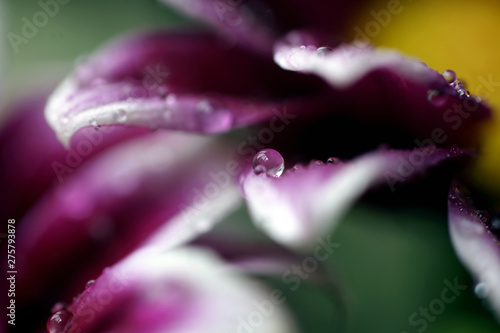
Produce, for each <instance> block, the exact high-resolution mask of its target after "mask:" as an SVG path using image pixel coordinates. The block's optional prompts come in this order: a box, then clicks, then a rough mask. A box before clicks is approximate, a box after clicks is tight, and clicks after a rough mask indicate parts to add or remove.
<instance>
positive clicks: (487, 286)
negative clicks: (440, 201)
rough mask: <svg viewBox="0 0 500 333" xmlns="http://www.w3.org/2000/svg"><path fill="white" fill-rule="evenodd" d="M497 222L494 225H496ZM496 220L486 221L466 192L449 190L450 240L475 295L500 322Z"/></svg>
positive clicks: (486, 216) (457, 184)
mask: <svg viewBox="0 0 500 333" xmlns="http://www.w3.org/2000/svg"><path fill="white" fill-rule="evenodd" d="M495 221H496V222H495ZM492 223H497V224H498V219H491V220H490V219H489V214H488V213H487V212H485V211H480V210H477V209H476V208H475V207H474V205H473V202H472V199H471V197H470V194H469V193H468V191H467V189H466V188H465V187H464V186H462V184H461V183H460V182H458V181H455V182H454V183H453V184H452V186H451V188H450V195H449V198H448V227H449V230H450V237H451V241H452V244H453V247H454V249H455V252H456V253H457V255H458V257H459V258H460V260H461V261H462V263H463V264H464V265H465V266H466V267H467V268H468V269H469V270H470V272H471V273H472V275H473V276H474V277H475V279H476V281H477V283H478V284H477V286H476V293H477V294H478V296H479V297H486V298H487V299H488V301H489V303H490V304H491V309H492V310H493V312H494V313H495V315H496V316H497V318H500V245H499V244H500V243H499V239H498V234H495V233H494V232H493V230H494V229H495V228H496V229H498V225H497V226H495V225H493V224H492Z"/></svg>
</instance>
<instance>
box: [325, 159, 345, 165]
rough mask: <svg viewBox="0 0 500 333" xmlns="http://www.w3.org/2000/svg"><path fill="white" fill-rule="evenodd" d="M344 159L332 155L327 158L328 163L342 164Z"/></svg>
mask: <svg viewBox="0 0 500 333" xmlns="http://www.w3.org/2000/svg"><path fill="white" fill-rule="evenodd" d="M342 163H344V162H342V160H341V159H340V158H338V157H330V158H328V159H327V160H326V164H342Z"/></svg>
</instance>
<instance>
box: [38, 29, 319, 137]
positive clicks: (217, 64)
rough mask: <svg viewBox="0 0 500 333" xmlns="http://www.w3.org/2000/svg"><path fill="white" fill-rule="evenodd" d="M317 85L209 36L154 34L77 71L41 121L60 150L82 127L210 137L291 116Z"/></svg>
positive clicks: (120, 45)
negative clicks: (279, 113) (277, 114)
mask: <svg viewBox="0 0 500 333" xmlns="http://www.w3.org/2000/svg"><path fill="white" fill-rule="evenodd" d="M321 85H322V84H321V82H320V81H319V80H317V79H316V78H312V77H309V78H306V77H305V76H304V75H297V74H296V73H290V72H286V71H282V70H280V69H279V68H278V67H277V66H276V65H275V64H273V63H272V61H270V60H266V59H264V58H260V57H258V56H255V55H252V54H249V53H247V52H244V51H242V50H241V49H238V48H235V47H230V46H228V45H224V44H222V43H221V41H220V40H218V39H216V38H214V37H213V36H210V35H201V34H187V33H184V34H181V33H173V32H170V33H167V32H157V33H149V34H142V35H136V36H129V37H126V38H123V39H122V40H119V41H116V42H114V43H112V44H110V45H108V46H107V47H105V48H104V49H102V50H101V51H99V52H98V53H96V54H95V55H94V56H92V57H91V58H90V59H89V60H88V61H85V62H84V63H82V64H81V65H79V66H78V67H77V68H76V70H75V71H74V73H73V74H71V75H70V76H69V77H68V78H66V80H65V81H64V82H63V83H62V84H61V85H60V86H59V87H58V89H57V90H56V91H55V92H54V93H53V95H52V96H51V97H50V99H49V101H48V104H47V107H46V118H47V120H48V122H49V124H50V125H51V127H52V128H53V129H54V130H55V131H56V134H57V136H58V138H59V139H60V140H61V141H62V142H64V143H68V142H69V140H70V138H71V136H72V135H73V134H74V133H75V132H76V131H78V130H79V129H81V128H83V127H88V126H93V127H99V126H102V125H112V124H118V125H133V126H141V127H146V128H152V129H158V128H166V129H175V130H184V131H193V132H204V133H216V132H224V131H227V130H230V129H232V128H233V127H239V126H245V125H249V124H254V123H256V122H259V121H262V120H266V119H269V118H271V117H273V116H274V113H273V111H275V110H276V109H280V110H281V109H283V108H284V107H285V105H288V104H289V108H290V111H293V110H295V109H298V108H300V107H301V105H302V103H303V102H304V101H303V98H304V96H305V95H309V93H310V92H312V91H315V90H316V89H317V88H318V87H320V86H321ZM287 102H288V103H287Z"/></svg>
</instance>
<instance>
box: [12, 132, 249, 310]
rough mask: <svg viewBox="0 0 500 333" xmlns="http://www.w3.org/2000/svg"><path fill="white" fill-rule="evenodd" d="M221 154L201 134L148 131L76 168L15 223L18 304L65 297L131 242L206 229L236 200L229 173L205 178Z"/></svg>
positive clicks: (169, 241)
mask: <svg viewBox="0 0 500 333" xmlns="http://www.w3.org/2000/svg"><path fill="white" fill-rule="evenodd" d="M228 153H229V152H228V151H226V150H224V148H223V147H222V146H219V145H215V144H214V143H213V142H212V143H211V141H210V140H207V139H206V138H203V137H199V136H194V135H186V134H184V135H180V134H171V133H156V134H152V135H148V136H145V137H141V138H138V139H136V140H133V141H130V142H126V143H124V144H122V145H119V146H117V147H116V148H114V149H113V150H111V151H108V152H107V153H106V154H105V155H102V156H99V158H97V159H95V160H93V161H92V162H91V163H88V164H87V165H85V166H84V167H82V168H81V169H79V170H78V171H77V172H76V173H75V174H74V175H73V176H72V177H71V178H69V179H68V180H66V181H65V182H64V183H62V184H61V185H60V186H58V187H57V188H55V189H54V190H53V191H51V192H50V193H48V194H47V195H46V196H45V197H44V198H43V200H41V201H40V202H39V203H38V205H37V206H35V207H34V208H33V209H32V210H31V211H30V213H29V214H28V215H27V216H26V218H25V219H24V220H23V221H21V222H22V223H21V227H20V229H19V230H18V234H17V243H18V244H19V253H18V260H19V263H18V267H19V271H20V272H22V274H20V275H19V276H18V281H17V283H18V285H19V294H18V300H19V301H20V302H22V300H23V299H27V300H29V299H30V298H31V297H33V295H37V294H39V293H43V292H46V293H48V295H46V296H47V297H54V294H55V295H56V296H57V295H58V294H60V293H66V292H68V290H69V292H70V293H73V291H72V288H74V287H75V284H78V283H80V284H78V285H81V283H82V280H84V279H89V278H90V277H91V276H96V275H97V274H98V272H100V270H102V268H103V267H105V266H106V265H110V264H112V263H114V262H116V261H117V260H119V259H121V258H123V256H125V255H126V254H128V253H129V252H130V251H132V250H134V249H135V248H136V247H137V246H139V245H143V247H144V249H149V251H151V252H155V251H161V250H165V249H167V248H171V247H174V246H176V245H179V244H181V243H183V242H186V241H188V240H190V239H192V238H193V237H195V236H196V235H197V234H200V233H202V232H205V231H207V230H208V229H210V227H211V225H213V224H214V223H215V222H218V220H219V219H220V218H221V217H222V216H224V215H225V214H227V213H229V212H230V211H231V210H232V209H234V208H235V207H236V206H237V205H238V204H239V200H240V199H239V196H238V194H237V190H236V189H235V186H234V185H233V184H231V182H230V175H229V174H224V175H226V178H224V179H225V180H224V179H223V180H224V181H225V182H224V183H221V182H218V183H216V182H215V180H214V179H213V177H214V176H212V173H216V172H219V170H221V168H222V167H225V165H223V164H224V163H225V162H226V161H227V157H228ZM222 170H224V169H222ZM221 179H222V178H221ZM152 235H153V236H152ZM83 254H84V255H83ZM71 284H73V285H71ZM51 293H53V294H51ZM65 296H67V295H59V296H57V297H61V298H63V297H65Z"/></svg>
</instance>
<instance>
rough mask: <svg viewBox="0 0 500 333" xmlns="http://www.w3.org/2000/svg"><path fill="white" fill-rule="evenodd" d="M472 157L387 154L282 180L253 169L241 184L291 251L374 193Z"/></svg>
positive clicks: (315, 167)
mask: <svg viewBox="0 0 500 333" xmlns="http://www.w3.org/2000/svg"><path fill="white" fill-rule="evenodd" d="M466 155H467V153H466V152H464V151H462V150H458V149H454V150H453V151H449V150H445V149H437V148H434V147H426V148H417V149H414V150H413V151H409V150H407V151H402V150H386V151H385V150H381V151H376V152H373V153H370V154H366V155H364V156H361V157H358V158H356V159H354V160H352V161H350V162H348V163H331V164H323V163H312V164H311V165H309V166H307V167H295V170H288V171H287V172H286V173H285V174H283V175H282V176H281V177H271V176H268V175H266V174H265V173H261V174H256V173H255V172H254V171H253V170H250V169H249V170H247V171H246V173H244V174H242V177H241V179H240V182H241V187H242V191H243V194H244V196H245V197H246V199H247V204H248V206H249V210H250V213H251V215H252V217H253V218H254V221H255V222H256V223H257V224H258V226H259V227H261V228H262V229H264V231H266V232H267V233H268V234H269V235H270V236H271V237H272V238H273V239H274V240H276V241H277V242H279V243H282V244H284V245H286V246H288V247H293V248H298V249H301V248H307V247H309V246H310V245H312V244H313V243H314V241H315V240H316V238H317V237H319V236H320V235H322V234H324V233H327V232H330V231H331V230H332V229H333V228H335V226H336V224H337V223H338V221H339V220H340V218H341V217H342V216H343V214H344V213H345V212H346V211H347V209H348V208H349V207H350V206H351V205H352V204H353V203H354V202H355V201H356V200H357V199H358V198H359V197H361V195H363V194H364V193H365V192H366V191H367V190H368V189H370V188H373V187H375V186H378V185H381V184H383V183H384V182H387V185H388V186H389V187H390V189H391V190H393V191H394V190H395V185H396V184H397V183H403V182H407V181H409V180H412V179H414V178H416V177H418V176H419V175H421V174H422V173H424V172H425V171H426V170H428V169H430V168H432V167H434V166H436V165H439V164H440V163H442V162H444V161H445V160H447V159H450V158H459V157H464V156H466Z"/></svg>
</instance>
